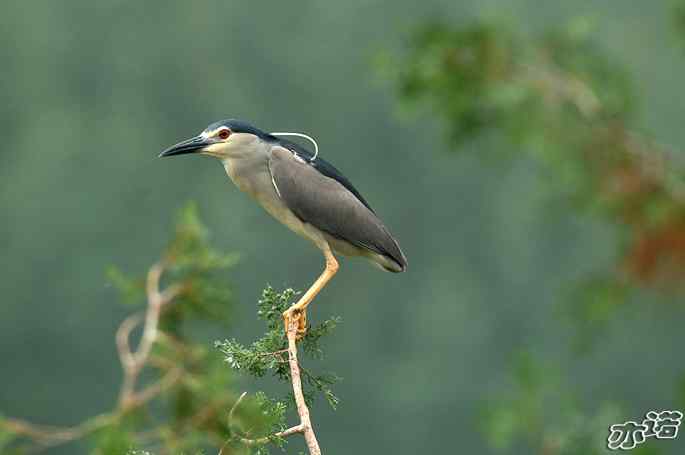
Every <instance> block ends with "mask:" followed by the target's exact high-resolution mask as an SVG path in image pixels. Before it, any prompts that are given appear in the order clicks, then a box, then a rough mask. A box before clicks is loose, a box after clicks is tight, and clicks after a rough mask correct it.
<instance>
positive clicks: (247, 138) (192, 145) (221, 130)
mask: <svg viewBox="0 0 685 455" xmlns="http://www.w3.org/2000/svg"><path fill="white" fill-rule="evenodd" d="M269 138H270V135H269V134H267V133H265V132H263V131H261V130H259V129H257V128H255V127H253V126H252V125H250V124H248V123H246V122H242V121H240V120H233V119H229V120H221V121H218V122H215V123H212V124H211V125H209V126H208V127H207V128H205V130H204V131H202V133H200V134H199V135H197V136H195V137H191V138H190V139H186V140H185V141H182V142H179V143H178V144H176V145H172V146H171V147H169V148H168V149H166V150H164V151H163V152H162V153H160V154H159V156H160V157H161V156H175V155H185V154H189V153H199V154H202V155H209V156H213V157H215V158H219V159H221V160H224V159H228V158H234V157H239V156H241V155H245V154H248V153H251V151H252V150H254V147H256V146H257V145H258V144H260V143H261V142H262V141H263V140H267V139H269Z"/></svg>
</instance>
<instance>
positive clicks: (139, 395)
mask: <svg viewBox="0 0 685 455" xmlns="http://www.w3.org/2000/svg"><path fill="white" fill-rule="evenodd" d="M164 269H165V266H164V264H163V263H162V262H158V263H156V264H154V265H153V266H152V267H151V268H150V270H149V271H148V274H147V282H146V294H147V309H146V311H145V313H144V314H143V313H135V314H132V315H130V316H128V317H127V318H126V319H124V321H123V322H122V323H121V324H120V325H119V328H118V329H117V332H116V337H115V341H116V345H117V351H118V354H119V360H120V361H121V366H122V369H123V370H124V376H123V380H122V385H121V390H120V392H119V400H118V403H117V406H116V407H115V409H114V410H113V411H111V412H108V413H105V414H100V415H97V416H94V417H91V418H89V419H87V420H85V421H83V422H82V423H80V424H78V425H75V426H73V427H52V426H44V425H36V424H33V423H31V422H27V421H25V420H21V419H14V418H4V419H2V421H0V423H1V424H2V425H3V426H4V427H5V428H7V429H8V430H9V431H11V432H12V433H15V434H18V435H21V436H25V437H26V438H28V439H30V440H32V441H34V445H33V446H31V447H27V450H29V451H32V452H39V451H42V450H45V449H47V448H49V447H53V446H56V445H60V444H64V443H67V442H69V441H73V440H76V439H81V438H83V437H85V436H87V435H89V434H91V433H93V432H94V431H97V430H99V429H101V428H103V427H106V426H108V425H111V424H112V423H114V422H116V421H117V420H119V419H120V418H121V417H123V416H124V415H125V414H126V413H127V412H129V411H131V410H133V409H136V408H139V407H141V406H144V405H145V404H147V403H148V402H149V401H150V400H152V399H154V398H155V397H157V396H158V395H159V394H161V393H162V392H164V391H165V390H168V389H169V388H170V387H173V386H174V385H176V384H177V383H178V382H179V381H180V380H181V379H182V378H183V375H184V370H183V368H180V367H174V368H170V369H169V371H168V372H167V373H166V374H165V375H164V376H163V377H162V378H161V379H160V380H159V381H157V382H155V383H153V384H151V385H149V386H147V387H145V388H144V389H142V390H140V391H136V385H137V382H138V378H139V375H140V372H141V371H142V370H143V368H144V367H145V365H146V364H147V363H148V361H149V360H150V352H151V351H152V346H153V345H154V343H155V342H156V341H157V339H158V338H159V335H160V332H159V330H158V326H159V318H160V316H161V312H162V309H163V307H164V306H165V305H167V304H169V303H170V302H171V301H173V300H174V299H175V298H176V297H178V295H179V294H180V293H181V292H182V290H183V286H181V285H180V284H173V285H171V286H169V287H167V288H166V289H164V290H163V291H160V290H159V282H160V279H161V276H162V274H163V273H164ZM143 321H144V326H143V334H142V336H141V340H140V343H139V345H138V348H137V349H136V350H135V351H132V350H131V346H130V343H129V338H130V335H131V332H132V331H133V330H134V329H135V328H136V327H138V325H140V324H141V323H142V322H143Z"/></svg>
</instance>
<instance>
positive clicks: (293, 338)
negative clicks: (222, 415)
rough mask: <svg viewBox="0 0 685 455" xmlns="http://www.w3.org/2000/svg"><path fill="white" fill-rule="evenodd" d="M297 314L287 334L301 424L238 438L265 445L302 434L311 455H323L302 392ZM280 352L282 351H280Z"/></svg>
mask: <svg viewBox="0 0 685 455" xmlns="http://www.w3.org/2000/svg"><path fill="white" fill-rule="evenodd" d="M297 324H298V320H297V316H296V317H294V318H290V319H289V320H288V326H287V328H286V336H287V338H288V349H287V352H288V364H289V366H290V382H291V383H292V386H293V396H294V397H295V405H296V406H297V414H298V415H299V416H300V423H299V425H295V426H294V427H290V428H288V429H287V430H283V431H279V432H277V433H274V434H273V435H271V436H265V437H262V438H257V439H249V438H244V437H239V438H238V440H239V441H240V442H242V443H243V444H245V445H248V446H255V445H264V444H267V443H268V442H270V441H272V440H274V439H283V438H287V437H288V436H292V435H294V434H298V433H299V434H302V435H303V436H304V440H305V442H306V443H307V448H308V449H309V454H310V455H321V449H320V448H319V442H318V441H317V440H316V434H315V433H314V428H313V426H312V421H311V418H310V416H309V408H308V407H307V403H306V402H305V399H304V393H303V392H302V378H301V375H300V365H299V363H298V361H297ZM279 352H280V351H279ZM245 395H247V392H245V393H243V394H242V395H240V398H238V400H237V401H236V402H235V404H234V405H233V408H231V411H230V412H229V425H230V422H231V421H232V420H233V414H234V412H235V409H236V408H237V407H238V405H239V404H240V402H241V401H242V400H243V398H245ZM228 442H230V441H227V442H226V443H225V444H224V446H223V447H222V448H221V450H220V451H219V455H222V454H223V450H224V448H225V447H226V446H227V445H228Z"/></svg>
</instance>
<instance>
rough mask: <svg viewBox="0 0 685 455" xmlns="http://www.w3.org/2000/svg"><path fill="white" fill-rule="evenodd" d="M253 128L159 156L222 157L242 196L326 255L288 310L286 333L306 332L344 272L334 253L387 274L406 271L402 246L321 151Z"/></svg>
mask: <svg viewBox="0 0 685 455" xmlns="http://www.w3.org/2000/svg"><path fill="white" fill-rule="evenodd" d="M286 135H289V136H292V135H295V136H302V137H305V138H307V139H310V140H312V141H313V139H311V138H310V137H309V136H307V135H305V134H301V133H268V132H264V131H262V130H260V129H258V128H256V127H254V126H252V125H251V124H250V123H248V122H245V121H242V120H236V119H227V120H220V121H218V122H214V123H212V124H210V125H209V126H208V127H207V128H205V129H204V130H203V131H202V132H201V133H200V134H199V135H197V136H194V137H191V138H190V139H187V140H184V141H182V142H179V143H177V144H175V145H172V146H171V147H169V148H167V149H165V150H164V151H162V152H161V153H160V154H159V156H160V157H170V156H177V155H186V154H200V155H206V156H210V157H214V158H217V159H218V160H220V161H221V163H222V164H223V166H224V168H225V170H226V173H227V174H228V176H229V177H230V179H231V180H232V181H233V183H234V184H235V185H236V186H237V187H238V189H239V190H241V191H243V192H245V193H247V194H248V195H249V196H251V197H252V198H253V199H254V200H255V201H256V202H257V203H259V205H261V206H262V207H263V208H264V209H265V210H266V212H268V213H269V214H270V215H271V216H273V217H274V218H275V219H276V220H278V221H280V222H281V223H282V224H284V225H285V226H287V227H288V228H289V229H290V230H292V231H293V232H295V233H296V234H299V235H300V236H302V237H304V238H305V239H307V240H309V241H311V242H312V243H313V244H314V245H315V246H316V247H318V248H319V250H321V252H322V253H323V256H324V259H325V268H324V270H323V272H322V273H321V275H320V276H319V277H318V278H317V279H316V281H314V283H313V284H312V285H311V287H309V289H308V290H307V291H306V292H305V293H304V294H303V295H302V296H301V297H300V298H299V300H298V301H297V302H296V303H295V304H294V305H292V306H291V307H290V308H289V309H287V310H286V311H284V312H283V318H284V322H285V324H286V330H287V328H288V327H289V323H291V322H293V323H295V322H296V323H297V326H296V330H297V339H298V340H299V339H301V338H302V337H304V335H305V334H306V331H307V307H308V306H309V304H310V303H311V302H312V301H313V300H314V298H315V297H316V295H317V294H318V293H319V292H320V291H321V290H322V289H323V288H324V287H325V286H326V285H327V284H328V283H329V281H330V280H331V279H332V278H333V276H334V275H335V274H336V273H337V271H338V269H339V263H338V260H337V259H336V256H335V254H338V255H342V256H361V257H363V258H366V259H368V260H369V261H370V262H371V263H372V264H374V265H377V266H378V267H380V268H381V269H382V270H385V271H389V272H394V273H399V272H404V271H405V270H406V269H407V258H406V257H405V255H404V253H403V252H402V249H401V248H400V245H399V243H398V242H397V240H396V239H395V238H394V237H393V235H392V234H391V233H390V231H389V230H388V228H387V227H386V226H385V224H384V223H383V222H382V221H381V219H380V218H379V217H378V215H377V214H376V212H375V211H374V210H373V209H372V208H371V206H370V205H369V203H368V202H367V201H366V199H364V197H363V196H362V195H361V194H360V193H359V191H357V189H356V188H355V187H354V186H353V185H352V183H351V182H350V181H349V180H348V179H347V177H345V176H344V175H343V174H342V173H341V172H340V171H338V169H336V168H335V167H334V166H333V165H332V164H330V163H329V162H327V161H325V160H324V159H323V158H321V157H319V156H318V146H317V145H316V142H315V141H314V146H315V152H314V153H312V152H311V150H309V149H308V148H306V147H304V146H302V145H300V144H299V143H296V142H292V141H290V140H287V139H285V138H284V137H283V136H286Z"/></svg>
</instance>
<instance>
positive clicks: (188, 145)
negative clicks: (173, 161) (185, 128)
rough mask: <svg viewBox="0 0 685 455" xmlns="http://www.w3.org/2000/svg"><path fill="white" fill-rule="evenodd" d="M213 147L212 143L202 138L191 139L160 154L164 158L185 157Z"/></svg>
mask: <svg viewBox="0 0 685 455" xmlns="http://www.w3.org/2000/svg"><path fill="white" fill-rule="evenodd" d="M208 145H211V142H210V141H208V140H207V139H205V138H204V137H202V136H195V137H191V138H190V139H188V140H185V141H183V142H179V143H178V144H176V145H172V146H171V147H169V148H168V149H166V150H164V151H163V152H162V153H160V154H159V156H160V157H162V156H174V155H185V154H187V153H196V152H200V151H202V149H203V148H205V147H207V146H208Z"/></svg>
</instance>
